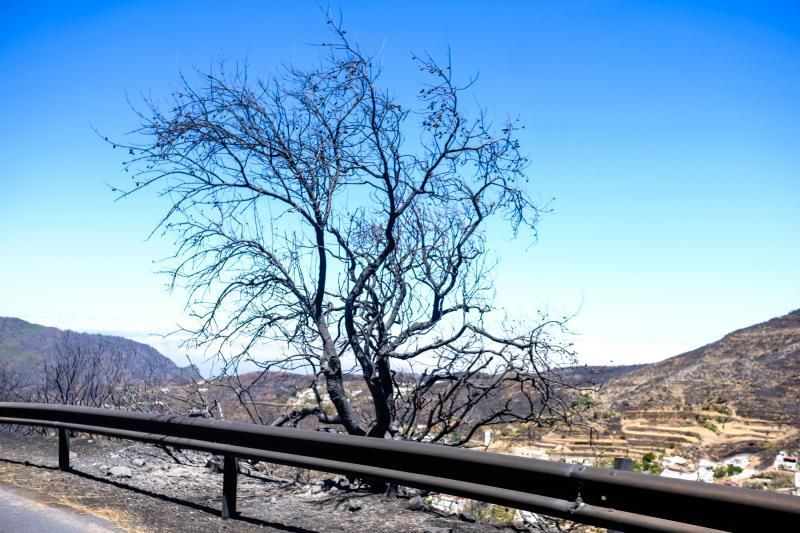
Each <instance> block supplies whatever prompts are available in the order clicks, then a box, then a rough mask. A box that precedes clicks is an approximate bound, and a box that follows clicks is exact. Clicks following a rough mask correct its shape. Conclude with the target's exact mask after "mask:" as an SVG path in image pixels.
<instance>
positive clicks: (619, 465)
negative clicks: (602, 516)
mask: <svg viewBox="0 0 800 533" xmlns="http://www.w3.org/2000/svg"><path fill="white" fill-rule="evenodd" d="M614 470H624V471H626V472H633V459H631V458H630V457H615V458H614ZM608 533H622V531H620V530H618V529H609V530H608Z"/></svg>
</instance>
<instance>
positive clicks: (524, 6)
mask: <svg viewBox="0 0 800 533" xmlns="http://www.w3.org/2000/svg"><path fill="white" fill-rule="evenodd" d="M31 4H33V3H31ZM331 6H332V7H333V8H334V9H339V8H341V12H342V14H343V16H344V22H345V26H346V27H347V28H348V29H349V32H350V35H351V37H353V38H354V39H355V40H357V41H358V42H360V44H361V46H362V47H363V48H364V49H366V50H368V51H378V50H381V51H382V57H383V62H384V66H385V71H386V76H385V78H384V82H385V83H386V85H387V86H391V87H392V88H394V89H395V90H396V91H397V92H398V93H399V94H403V93H407V92H410V91H413V90H414V87H415V86H416V84H417V82H418V81H420V80H419V79H418V75H417V74H416V71H415V69H414V66H413V64H412V63H411V61H410V52H412V51H414V52H425V51H428V52H430V53H431V54H433V55H434V56H439V57H443V56H444V54H445V53H446V50H447V47H448V46H450V48H451V49H452V55H453V62H454V66H455V71H456V74H457V75H459V76H461V77H462V79H467V78H469V76H471V75H473V74H476V73H478V74H479V80H478V83H477V84H476V86H475V88H474V92H475V95H476V97H477V99H478V100H479V102H480V104H481V105H482V106H484V107H485V108H486V109H487V110H488V111H489V113H490V114H491V115H493V116H495V117H497V118H498V119H503V118H505V117H506V116H508V115H511V116H518V117H519V118H520V119H521V120H522V121H523V122H524V123H525V124H526V126H527V127H526V130H525V134H524V135H523V138H522V141H523V143H524V148H525V149H526V150H527V151H528V152H529V153H530V156H531V161H532V164H531V167H530V169H529V174H530V177H531V193H532V194H534V196H536V197H538V198H541V199H542V201H549V199H550V198H555V200H554V201H552V203H551V207H552V213H550V214H548V215H546V216H545V217H544V218H543V220H542V222H541V225H540V227H539V231H540V238H539V241H538V242H537V243H536V244H534V245H532V246H530V245H529V244H530V242H529V241H518V242H509V241H507V240H505V239H498V241H497V243H496V246H495V250H496V252H497V254H498V255H499V256H500V257H501V259H502V263H501V266H500V267H499V269H498V271H497V273H496V276H497V294H498V296H497V297H498V304H499V305H500V306H501V307H504V308H506V309H507V310H508V311H509V313H510V314H530V313H532V312H533V311H534V310H535V309H538V308H547V309H550V310H551V311H552V312H554V313H557V314H561V313H567V314H571V313H573V312H577V315H576V317H575V318H574V319H573V321H572V329H573V330H574V331H575V332H576V333H578V334H579V335H578V336H577V337H576V339H575V342H576V345H577V347H578V349H579V350H580V352H581V357H582V360H583V361H586V362H590V363H607V362H610V361H613V362H618V363H623V362H644V361H652V360H657V359H661V358H664V357H667V356H671V355H675V354H677V353H680V352H682V351H685V350H687V349H689V348H692V347H696V346H699V345H702V344H704V343H706V342H710V341H713V340H715V339H717V338H719V337H720V336H721V335H723V334H725V333H727V332H729V331H731V330H733V329H735V328H738V327H743V326H747V325H749V324H752V323H755V322H758V321H762V320H765V319H768V318H770V317H772V316H776V315H780V314H783V313H785V312H788V311H790V310H792V309H796V308H798V307H800V245H798V243H800V239H798V235H800V97H798V95H800V4H798V3H797V2H783V3H782V2H749V3H745V2H733V1H729V2H622V1H602V0H598V1H594V2H506V3H490V2H439V3H428V2H403V3H398V2H393V3H380V2H342V3H341V4H338V3H332V4H331ZM326 38H327V34H326V30H325V27H324V20H323V17H322V16H321V14H320V11H319V8H318V7H317V5H316V4H315V3H313V2H305V1H300V2H294V3H284V4H273V3H267V2H244V1H235V2H225V3H219V2H216V3H212V2H133V1H131V2H110V1H109V2H82V3H80V4H79V5H77V6H76V5H73V3H72V2H51V3H47V2H40V3H36V5H29V6H26V5H24V3H22V2H14V3H12V2H7V3H4V4H3V5H2V6H0V72H2V83H1V84H0V117H2V121H0V228H2V231H0V250H2V261H0V316H18V317H21V318H25V319H28V320H31V321H35V322H39V323H44V324H47V325H53V326H59V327H70V328H74V329H79V330H89V331H103V332H114V333H118V334H123V335H126V336H130V337H134V338H137V339H139V340H146V341H148V342H150V343H151V344H153V345H154V346H156V347H158V348H160V349H162V350H163V351H164V352H165V354H166V355H170V356H172V357H175V358H178V359H180V352H179V350H178V349H177V348H176V347H175V345H174V342H170V341H161V340H159V339H157V338H155V337H150V336H149V335H150V334H152V333H161V332H165V331H168V330H170V329H172V328H173V327H174V325H175V324H176V323H177V322H179V321H180V319H181V316H182V312H183V300H182V297H181V295H180V294H174V295H170V294H168V293H167V292H165V290H164V285H165V283H166V278H164V277H161V276H158V275H156V274H155V272H156V271H157V270H158V265H157V264H154V261H155V260H157V259H159V258H162V257H164V256H166V255H168V254H169V252H170V250H171V245H172V243H171V241H170V240H169V239H161V238H159V237H158V236H156V237H154V238H152V239H150V240H149V241H148V240H146V237H147V235H148V233H149V230H150V229H152V227H153V225H154V224H155V222H156V221H157V220H158V217H159V215H160V214H162V212H163V207H164V205H163V203H162V202H160V201H159V200H158V198H156V197H155V195H154V194H149V195H148V194H144V195H141V196H139V197H136V198H133V199H130V200H126V201H121V202H115V201H114V198H115V196H114V194H113V193H112V192H111V191H110V189H109V187H108V186H107V185H106V184H107V183H112V184H113V183H120V182H122V180H123V178H124V176H123V175H122V173H121V164H120V163H121V161H122V160H124V158H125V157H124V156H125V154H122V153H120V152H118V151H114V150H111V149H110V148H109V147H108V146H107V145H105V144H104V143H103V142H102V141H101V140H100V138H99V137H98V136H97V135H96V134H95V133H94V131H93V130H92V127H95V128H97V129H98V130H100V131H102V132H103V134H104V135H108V136H110V137H119V136H121V135H122V134H123V133H124V132H126V131H128V130H131V129H133V128H134V127H135V126H136V125H137V121H136V117H135V116H134V114H133V113H132V112H131V110H130V109H129V107H128V104H127V101H126V98H127V96H130V98H131V99H132V100H134V101H140V97H141V95H142V94H146V95H150V96H153V97H155V98H161V97H166V96H167V95H168V94H169V92H170V89H172V88H174V87H175V86H176V85H177V79H178V74H179V72H180V71H191V69H193V68H194V67H198V68H201V69H203V68H206V67H207V66H209V65H211V64H212V63H214V62H216V61H217V60H219V59H222V58H231V59H246V60H247V61H248V62H249V63H250V66H251V69H252V71H253V72H255V73H267V72H269V71H271V70H273V69H274V68H276V67H277V66H279V65H280V64H283V63H286V62H295V63H297V64H299V65H307V64H309V62H311V61H313V60H314V57H315V55H316V53H317V51H316V49H315V48H314V47H312V46H309V43H318V42H320V41H323V40H325V39H326Z"/></svg>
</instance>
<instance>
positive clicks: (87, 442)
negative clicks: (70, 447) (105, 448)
mask: <svg viewBox="0 0 800 533" xmlns="http://www.w3.org/2000/svg"><path fill="white" fill-rule="evenodd" d="M86 444H94V439H89V440H87V441H86Z"/></svg>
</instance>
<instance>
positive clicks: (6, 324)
mask: <svg viewBox="0 0 800 533" xmlns="http://www.w3.org/2000/svg"><path fill="white" fill-rule="evenodd" d="M68 348H70V349H77V348H80V349H83V350H92V351H95V352H97V353H102V354H103V355H102V356H103V357H109V358H111V357H113V358H114V361H116V362H117V363H118V364H121V365H124V368H125V369H126V371H127V373H128V375H129V376H130V377H132V378H134V379H151V380H155V381H162V382H169V381H175V380H179V379H181V376H182V375H183V374H184V371H183V370H182V369H181V368H180V367H178V366H177V365H176V364H175V363H173V362H172V361H171V360H170V359H168V358H166V357H164V356H163V355H162V354H160V353H159V352H158V351H157V350H155V349H154V348H152V347H150V346H148V345H146V344H142V343H139V342H136V341H132V340H130V339H125V338H123V337H114V336H110V335H97V334H90V333H77V332H73V331H62V330H60V329H58V328H51V327H47V326H40V325H38V324H31V323H30V322H26V321H24V320H21V319H19V318H8V317H0V366H4V367H5V368H7V369H9V370H11V371H12V372H14V373H18V374H20V375H25V376H29V377H35V376H36V375H37V374H39V373H41V372H42V365H43V364H44V362H45V361H47V360H48V359H51V358H54V357H58V354H59V353H63V351H64V350H65V349H68Z"/></svg>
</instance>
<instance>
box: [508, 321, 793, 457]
mask: <svg viewBox="0 0 800 533" xmlns="http://www.w3.org/2000/svg"><path fill="white" fill-rule="evenodd" d="M621 370H623V373H621V374H619V375H617V376H609V378H610V379H608V381H607V382H606V383H605V385H604V386H603V387H602V388H601V390H600V392H599V394H595V395H593V396H592V397H591V399H589V401H590V402H591V406H592V407H591V409H590V410H589V412H588V413H587V419H586V420H585V422H584V423H583V424H576V425H575V426H573V427H567V428H555V429H552V430H549V429H545V430H542V431H539V432H537V434H536V435H535V436H534V437H533V438H532V439H530V440H528V441H527V442H525V441H524V439H514V440H512V441H511V442H506V443H504V445H505V446H522V445H524V446H528V447H530V448H531V449H535V450H538V451H537V452H536V453H540V452H545V453H547V454H548V455H549V456H550V457H562V458H570V457H573V458H574V457H590V458H591V457H594V458H598V457H599V458H608V457H618V456H632V457H641V456H642V455H644V454H646V453H649V452H655V453H659V454H675V453H681V454H684V455H687V454H688V456H692V454H695V453H699V454H703V455H705V456H708V457H713V458H723V457H730V456H732V455H734V454H737V453H763V458H768V457H769V456H770V453H772V454H773V455H774V450H775V449H781V448H786V447H788V448H796V447H797V446H800V310H798V311H793V312H791V313H789V314H787V315H785V316H782V317H778V318H774V319H772V320H769V321H767V322H764V323H761V324H756V325H754V326H750V327H747V328H744V329H740V330H738V331H734V332H733V333H730V334H728V335H726V336H725V337H723V338H722V339H720V340H719V341H717V342H713V343H711V344H708V345H706V346H703V347H702V348H698V349H696V350H692V351H690V352H687V353H684V354H681V355H678V356H675V357H672V358H669V359H666V360H664V361H661V362H658V363H654V364H650V365H646V366H640V367H638V368H633V369H630V368H628V369H621ZM607 375H608V374H607ZM525 453H529V452H525ZM530 453H533V452H530ZM765 460H766V459H765Z"/></svg>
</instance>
